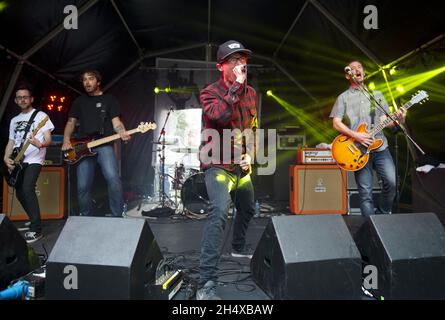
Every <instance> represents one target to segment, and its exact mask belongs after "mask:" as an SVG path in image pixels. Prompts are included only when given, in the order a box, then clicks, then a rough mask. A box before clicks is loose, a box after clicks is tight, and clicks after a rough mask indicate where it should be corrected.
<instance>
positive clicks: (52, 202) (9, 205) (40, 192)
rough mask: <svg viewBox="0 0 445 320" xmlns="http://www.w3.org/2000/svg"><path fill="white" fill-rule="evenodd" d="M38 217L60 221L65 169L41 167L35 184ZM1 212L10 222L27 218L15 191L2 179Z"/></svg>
mask: <svg viewBox="0 0 445 320" xmlns="http://www.w3.org/2000/svg"><path fill="white" fill-rule="evenodd" d="M36 193H37V199H38V200H39V206H40V217H41V219H42V220H45V219H62V218H63V217H64V213H65V169H64V168H63V167H45V166H44V167H42V171H41V172H40V175H39V178H38V179H37V184H36ZM3 212H4V213H5V214H6V215H7V216H8V217H9V219H10V220H28V219H29V217H28V215H27V214H26V212H25V210H24V209H23V207H22V205H21V204H20V202H19V201H18V199H17V197H16V194H15V190H14V189H13V188H12V187H10V186H8V184H7V183H6V180H5V179H3Z"/></svg>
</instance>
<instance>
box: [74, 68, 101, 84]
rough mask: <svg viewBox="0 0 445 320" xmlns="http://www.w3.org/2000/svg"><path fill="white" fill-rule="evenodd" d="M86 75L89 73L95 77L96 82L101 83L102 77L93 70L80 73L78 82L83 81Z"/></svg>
mask: <svg viewBox="0 0 445 320" xmlns="http://www.w3.org/2000/svg"><path fill="white" fill-rule="evenodd" d="M86 73H90V74H92V75H94V77H96V79H97V81H98V82H102V75H101V74H100V72H99V71H97V70H95V69H86V70H84V71H82V73H81V74H80V78H79V80H80V82H82V81H83V76H84V75H85V74H86Z"/></svg>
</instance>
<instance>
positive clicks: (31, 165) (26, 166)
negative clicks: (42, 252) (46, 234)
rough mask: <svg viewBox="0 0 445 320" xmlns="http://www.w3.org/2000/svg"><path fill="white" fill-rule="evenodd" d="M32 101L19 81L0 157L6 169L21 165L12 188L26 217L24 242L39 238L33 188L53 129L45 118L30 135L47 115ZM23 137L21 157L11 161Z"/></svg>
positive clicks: (36, 200) (36, 205)
mask: <svg viewBox="0 0 445 320" xmlns="http://www.w3.org/2000/svg"><path fill="white" fill-rule="evenodd" d="M33 101H34V98H33V96H32V92H31V89H30V88H29V87H27V86H24V85H23V86H19V87H18V88H17V90H16V95H15V103H16V104H17V105H18V106H19V107H20V109H21V112H20V114H19V115H17V116H15V117H14V118H13V119H12V120H11V124H10V126H9V141H8V144H7V146H6V150H5V156H4V159H3V160H4V162H5V164H6V166H7V167H8V171H9V172H13V171H14V169H16V170H17V169H19V168H20V167H18V166H21V168H22V169H21V170H19V171H18V172H19V174H18V179H17V182H16V184H15V188H16V192H17V199H18V200H19V202H20V204H21V205H22V207H23V208H24V209H25V212H26V214H27V215H28V217H29V219H30V224H29V231H28V232H26V233H25V240H26V242H27V243H33V242H36V241H38V240H39V239H41V238H42V227H41V223H40V207H39V202H38V199H37V195H36V190H35V188H36V182H37V178H38V177H39V174H40V170H41V169H42V164H43V161H44V160H45V155H46V147H47V146H49V145H50V144H51V131H52V130H53V129H54V125H53V124H52V122H51V121H50V120H49V119H48V120H47V121H46V122H45V125H44V126H43V127H42V128H41V129H40V130H38V131H37V132H36V134H35V135H34V136H33V135H32V132H33V129H34V128H36V127H37V126H38V124H39V123H40V122H42V121H44V119H45V117H47V115H46V114H45V113H44V112H42V111H37V110H35V109H34V108H33V106H32V103H33ZM27 139H28V140H29V145H28V147H27V148H26V150H25V152H24V157H23V158H22V160H23V161H22V163H15V162H14V160H12V158H14V156H15V154H16V153H18V152H19V151H20V150H21V149H22V147H23V145H24V144H25V142H26V140H27ZM16 166H17V168H16ZM26 229H27V228H26Z"/></svg>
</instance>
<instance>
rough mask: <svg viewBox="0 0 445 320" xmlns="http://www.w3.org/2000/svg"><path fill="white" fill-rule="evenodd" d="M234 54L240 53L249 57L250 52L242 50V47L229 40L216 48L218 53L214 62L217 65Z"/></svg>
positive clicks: (236, 42)
mask: <svg viewBox="0 0 445 320" xmlns="http://www.w3.org/2000/svg"><path fill="white" fill-rule="evenodd" d="M235 52H242V53H245V54H247V55H249V56H250V55H251V54H252V51H250V50H249V49H246V48H244V46H243V45H242V44H241V43H239V42H238V41H235V40H229V41H227V42H224V43H223V44H222V45H220V46H219V47H218V52H217V53H216V60H217V62H218V63H221V62H223V61H224V60H225V59H226V58H227V57H228V56H230V55H231V54H232V53H235Z"/></svg>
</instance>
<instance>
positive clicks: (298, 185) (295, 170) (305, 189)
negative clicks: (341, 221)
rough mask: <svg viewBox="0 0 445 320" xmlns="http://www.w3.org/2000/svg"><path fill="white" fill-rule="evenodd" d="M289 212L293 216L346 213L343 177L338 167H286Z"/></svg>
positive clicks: (343, 173) (343, 174) (344, 178)
mask: <svg viewBox="0 0 445 320" xmlns="http://www.w3.org/2000/svg"><path fill="white" fill-rule="evenodd" d="M289 178H290V179H289V180H290V181H289V182H290V206H289V207H290V211H291V212H292V213H294V214H322V213H337V214H346V213H347V212H348V207H347V194H346V174H345V171H343V170H341V169H340V168H339V167H338V166H337V165H294V166H290V167H289Z"/></svg>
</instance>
